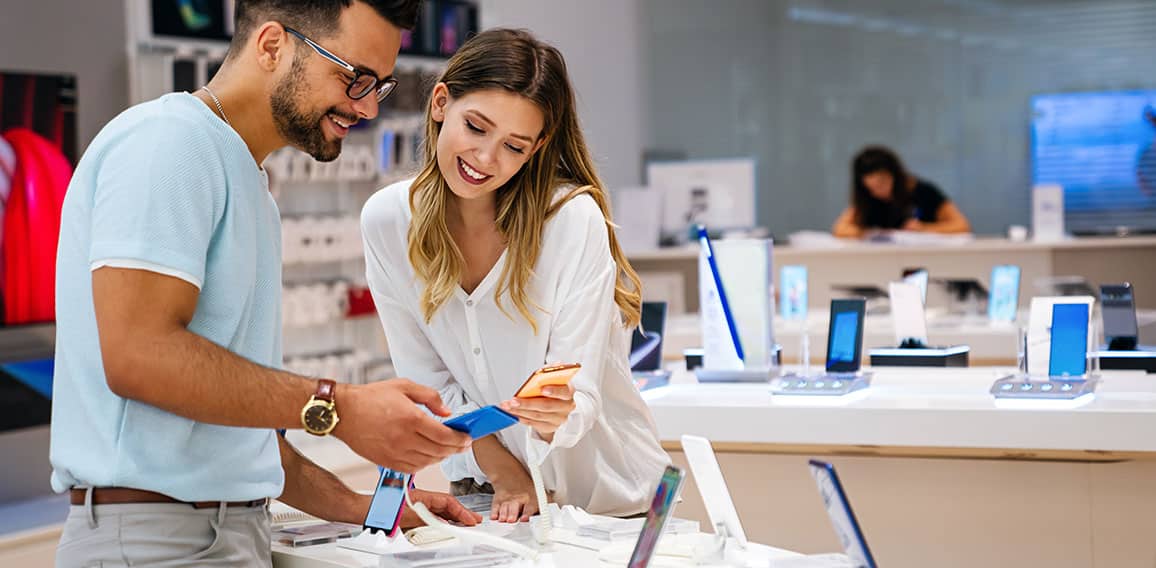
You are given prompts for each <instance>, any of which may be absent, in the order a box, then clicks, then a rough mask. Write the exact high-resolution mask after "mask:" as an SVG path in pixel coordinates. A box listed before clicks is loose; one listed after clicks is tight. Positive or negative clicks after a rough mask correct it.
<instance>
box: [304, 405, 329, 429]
mask: <svg viewBox="0 0 1156 568" xmlns="http://www.w3.org/2000/svg"><path fill="white" fill-rule="evenodd" d="M332 424H333V409H332V408H330V407H329V406H327V405H322V404H315V405H313V406H310V407H309V408H307V409H305V427H306V428H307V429H309V430H312V431H314V432H324V431H325V430H328V429H329V427H330V426H331V425H332Z"/></svg>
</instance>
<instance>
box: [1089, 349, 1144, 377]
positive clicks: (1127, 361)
mask: <svg viewBox="0 0 1156 568" xmlns="http://www.w3.org/2000/svg"><path fill="white" fill-rule="evenodd" d="M1090 356H1092V357H1097V358H1099V359H1100V369H1102V370H1105V371H1144V372H1146V373H1156V347H1150V346H1141V348H1140V349H1137V350H1133V351H1098V352H1096V353H1092V354H1091V355H1090Z"/></svg>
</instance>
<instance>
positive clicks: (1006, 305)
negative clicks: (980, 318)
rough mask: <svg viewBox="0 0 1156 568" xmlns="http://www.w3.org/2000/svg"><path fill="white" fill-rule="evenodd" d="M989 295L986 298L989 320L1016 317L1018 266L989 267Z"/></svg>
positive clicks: (1012, 318)
mask: <svg viewBox="0 0 1156 568" xmlns="http://www.w3.org/2000/svg"><path fill="white" fill-rule="evenodd" d="M989 286H990V287H991V295H990V296H988V300H987V317H988V319H990V320H991V321H1004V322H1011V321H1015V319H1016V311H1017V310H1018V309H1019V301H1020V267H1018V266H1015V265H1012V264H1007V265H1003V266H996V267H995V268H992V269H991V282H990V283H989Z"/></svg>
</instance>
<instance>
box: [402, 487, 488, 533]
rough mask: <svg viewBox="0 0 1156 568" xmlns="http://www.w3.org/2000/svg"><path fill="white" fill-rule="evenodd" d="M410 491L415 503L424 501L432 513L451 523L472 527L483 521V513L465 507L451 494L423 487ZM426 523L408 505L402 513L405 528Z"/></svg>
mask: <svg viewBox="0 0 1156 568" xmlns="http://www.w3.org/2000/svg"><path fill="white" fill-rule="evenodd" d="M409 493H410V496H412V497H413V500H414V502H415V503H424V504H425V506H426V508H427V509H429V510H430V512H431V513H433V514H435V515H437V516H438V517H440V518H442V519H444V520H446V521H449V522H451V523H459V524H462V525H465V526H467V527H472V526H474V525H476V524H478V523H480V522H482V516H481V515H479V514H477V513H475V512H473V511H471V510H469V509H467V508H465V506H463V505H462V504H461V503H460V502H458V500H457V499H454V498H453V496H451V495H447V494H445V493H433V492H430V491H422V490H421V489H410V491H409ZM424 524H425V523H424V522H422V520H421V519H420V518H418V516H417V513H415V512H414V511H413V509H410V508H409V507H406V509H405V512H404V513H402V514H401V528H403V529H411V528H413V527H419V526H422V525H424Z"/></svg>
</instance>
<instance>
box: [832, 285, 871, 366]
mask: <svg viewBox="0 0 1156 568" xmlns="http://www.w3.org/2000/svg"><path fill="white" fill-rule="evenodd" d="M866 310H867V301H866V300H864V299H863V298H850V299H836V300H831V323H830V327H829V329H828V330H827V372H828V373H857V372H859V360H860V359H861V358H862V355H863V314H864V313H865V312H866Z"/></svg>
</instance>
